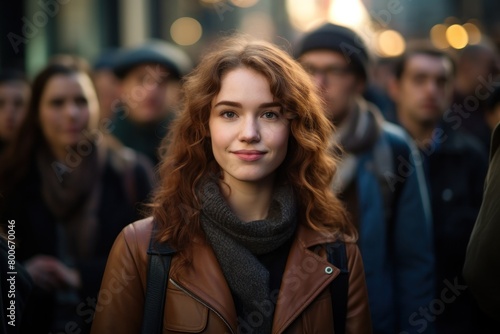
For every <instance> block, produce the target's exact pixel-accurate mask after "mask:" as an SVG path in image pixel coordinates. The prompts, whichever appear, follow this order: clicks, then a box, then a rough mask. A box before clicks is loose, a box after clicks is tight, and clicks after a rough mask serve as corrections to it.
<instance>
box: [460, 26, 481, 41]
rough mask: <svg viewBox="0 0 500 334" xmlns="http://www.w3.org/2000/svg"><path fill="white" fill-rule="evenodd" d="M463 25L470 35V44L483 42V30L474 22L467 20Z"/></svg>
mask: <svg viewBox="0 0 500 334" xmlns="http://www.w3.org/2000/svg"><path fill="white" fill-rule="evenodd" d="M463 27H464V29H465V31H467V35H468V36H469V44H479V43H480V42H481V30H479V28H478V27H477V26H476V25H475V24H474V23H471V22H467V23H465V24H464V25H463Z"/></svg>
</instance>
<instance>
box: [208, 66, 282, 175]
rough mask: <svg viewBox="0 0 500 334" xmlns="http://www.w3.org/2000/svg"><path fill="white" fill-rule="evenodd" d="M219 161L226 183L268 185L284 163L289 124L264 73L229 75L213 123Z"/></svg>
mask: <svg viewBox="0 0 500 334" xmlns="http://www.w3.org/2000/svg"><path fill="white" fill-rule="evenodd" d="M209 129H210V137H211V141H212V150H213V153H214V156H215V160H216V161H217V163H218V164H219V166H220V167H221V169H222V170H223V174H224V180H225V181H226V182H227V183H228V184H231V183H232V182H258V183H259V182H267V181H270V180H272V178H273V176H274V173H275V171H276V169H277V168H278V167H279V166H280V165H281V163H282V162H283V160H284V159H285V156H286V153H287V146H288V136H289V132H290V124H289V120H288V119H286V118H285V117H284V115H283V113H282V110H281V107H280V104H279V103H278V102H277V101H276V100H275V99H274V97H273V95H272V94H271V90H270V87H269V83H268V81H267V79H266V78H265V77H264V76H263V75H262V74H260V73H258V72H256V71H254V70H251V69H248V68H237V69H235V70H232V71H230V72H228V73H226V74H225V75H224V76H223V79H222V85H221V90H220V92H219V94H217V96H215V98H214V99H213V101H212V109H211V112H210V119H209Z"/></svg>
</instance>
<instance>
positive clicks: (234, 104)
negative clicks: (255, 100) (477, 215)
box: [214, 101, 242, 108]
mask: <svg viewBox="0 0 500 334" xmlns="http://www.w3.org/2000/svg"><path fill="white" fill-rule="evenodd" d="M219 105H225V106H231V107H238V108H241V107H242V106H241V103H238V102H233V101H220V102H217V104H216V105H215V106H214V107H217V106H219Z"/></svg>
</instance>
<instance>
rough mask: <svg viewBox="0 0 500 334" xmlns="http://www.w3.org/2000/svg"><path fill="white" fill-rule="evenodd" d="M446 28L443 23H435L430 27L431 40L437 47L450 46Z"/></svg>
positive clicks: (444, 47)
mask: <svg viewBox="0 0 500 334" xmlns="http://www.w3.org/2000/svg"><path fill="white" fill-rule="evenodd" d="M446 29H447V27H446V26H445V25H444V24H436V25H435V26H434V27H432V29H431V42H432V44H434V46H435V47H436V48H438V49H446V48H448V47H449V46H450V43H448V39H447V38H446Z"/></svg>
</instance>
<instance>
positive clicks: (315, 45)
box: [295, 23, 370, 78]
mask: <svg viewBox="0 0 500 334" xmlns="http://www.w3.org/2000/svg"><path fill="white" fill-rule="evenodd" d="M319 49H323V50H325V49H326V50H332V51H336V52H339V53H341V54H342V55H344V57H345V59H346V60H347V63H348V64H351V65H352V66H353V67H354V69H355V70H356V71H358V72H359V74H360V75H361V76H363V77H364V78H366V77H367V73H368V70H367V68H368V64H369V59H370V56H369V54H368V50H367V48H366V46H365V43H364V42H363V40H362V39H361V37H360V36H359V35H358V34H356V33H355V32H354V31H353V30H351V29H349V28H346V27H343V26H339V25H335V24H331V23H326V24H324V25H322V26H321V27H319V28H317V29H315V30H313V31H311V32H309V33H307V34H306V35H304V36H303V37H302V39H301V40H300V41H299V43H298V45H297V47H296V49H295V57H296V58H299V57H300V56H302V55H303V54H304V53H306V52H308V51H311V50H319Z"/></svg>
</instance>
